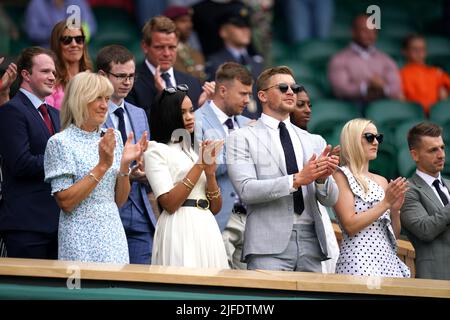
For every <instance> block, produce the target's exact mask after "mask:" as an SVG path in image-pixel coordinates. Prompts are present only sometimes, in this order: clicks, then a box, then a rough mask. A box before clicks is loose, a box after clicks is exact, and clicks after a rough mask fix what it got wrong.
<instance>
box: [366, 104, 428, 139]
mask: <svg viewBox="0 0 450 320" xmlns="http://www.w3.org/2000/svg"><path fill="white" fill-rule="evenodd" d="M366 118H367V119H370V120H372V121H374V122H375V125H376V126H377V127H378V126H380V127H383V128H384V129H386V130H387V131H388V132H385V133H386V134H391V135H393V134H394V132H395V128H396V127H398V126H399V125H400V124H402V123H403V122H406V121H410V120H418V121H420V120H423V119H424V113H423V109H422V107H421V106H420V105H419V104H416V103H413V102H402V101H397V100H378V101H374V102H371V103H370V104H369V105H368V106H367V108H366Z"/></svg>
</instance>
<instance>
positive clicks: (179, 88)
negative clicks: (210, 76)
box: [164, 84, 189, 94]
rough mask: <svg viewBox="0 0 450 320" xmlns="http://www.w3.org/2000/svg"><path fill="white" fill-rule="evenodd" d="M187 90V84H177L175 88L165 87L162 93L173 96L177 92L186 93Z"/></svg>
mask: <svg viewBox="0 0 450 320" xmlns="http://www.w3.org/2000/svg"><path fill="white" fill-rule="evenodd" d="M188 90H189V87H188V85H187V84H179V85H177V86H176V87H167V88H164V92H167V93H170V94H173V93H175V92H177V91H183V92H187V91H188Z"/></svg>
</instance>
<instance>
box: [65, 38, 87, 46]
mask: <svg viewBox="0 0 450 320" xmlns="http://www.w3.org/2000/svg"><path fill="white" fill-rule="evenodd" d="M73 39H75V42H76V43H77V44H84V39H85V37H84V36H75V37H72V36H63V37H61V38H59V40H60V41H61V43H62V44H63V45H66V46H68V45H69V44H71V43H72V41H73Z"/></svg>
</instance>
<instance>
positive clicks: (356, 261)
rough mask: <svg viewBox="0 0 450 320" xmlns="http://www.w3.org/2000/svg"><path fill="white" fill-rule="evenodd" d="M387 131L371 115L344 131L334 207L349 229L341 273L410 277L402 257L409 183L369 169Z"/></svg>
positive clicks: (338, 270)
mask: <svg viewBox="0 0 450 320" xmlns="http://www.w3.org/2000/svg"><path fill="white" fill-rule="evenodd" d="M382 141H383V135H382V134H379V133H378V132H377V128H376V127H375V125H374V124H373V123H372V122H371V121H370V120H366V119H353V120H350V121H349V122H347V123H346V125H345V126H344V128H343V129H342V132H341V138H340V143H341V155H340V161H341V165H342V166H341V167H340V168H339V169H340V170H337V171H336V173H335V174H334V175H333V177H334V179H335V180H336V183H337V185H338V187H339V198H338V201H337V202H336V205H335V206H334V210H335V211H336V215H337V218H338V220H339V223H340V225H341V227H342V229H343V239H342V243H341V247H340V255H339V258H338V261H337V264H336V273H341V274H352V275H366V276H383V277H409V276H410V271H409V269H408V267H407V266H406V265H405V264H404V263H403V262H402V261H401V260H400V259H399V258H398V256H397V254H396V251H397V242H396V238H398V237H399V235H400V208H401V206H402V204H403V201H404V199H405V192H406V190H407V182H406V179H405V178H402V177H399V178H397V179H395V180H394V181H392V180H391V181H390V182H389V183H388V182H387V180H386V179H385V178H384V177H382V176H379V175H376V174H374V173H371V172H369V161H370V160H373V159H375V158H376V157H377V150H378V145H379V144H380V143H381V142H382Z"/></svg>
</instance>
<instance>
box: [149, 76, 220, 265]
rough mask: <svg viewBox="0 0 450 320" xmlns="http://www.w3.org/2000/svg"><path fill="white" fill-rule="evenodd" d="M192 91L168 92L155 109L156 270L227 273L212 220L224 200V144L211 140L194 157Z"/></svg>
mask: <svg viewBox="0 0 450 320" xmlns="http://www.w3.org/2000/svg"><path fill="white" fill-rule="evenodd" d="M186 92H187V86H186V85H180V86H178V87H177V88H173V87H169V88H166V89H164V90H163V91H162V92H161V93H160V94H159V95H158V96H156V98H155V100H154V101H153V103H152V107H151V109H150V136H151V137H152V139H153V140H154V141H151V142H150V143H149V146H148V149H147V151H146V152H145V155H144V157H145V173H146V175H147V178H148V180H149V182H150V185H151V187H152V190H153V192H154V194H155V197H156V198H157V199H158V203H159V205H160V207H161V208H162V209H163V210H162V213H161V215H160V217H159V219H158V223H157V226H156V231H155V236H154V240H153V251H152V264H156V265H170V266H183V267H193V268H221V269H225V268H228V261H227V255H226V252H225V246H224V244H223V240H222V236H221V234H220V230H219V226H218V224H217V222H216V220H215V219H214V216H213V214H216V213H218V212H219V211H220V209H221V207H222V198H221V193H220V189H219V186H218V185H217V181H216V176H215V172H216V155H217V154H219V153H220V150H221V148H222V146H223V141H222V140H208V141H205V142H202V144H201V145H200V150H199V154H200V155H202V156H201V157H199V156H198V155H197V153H196V152H195V151H194V148H193V144H192V141H194V136H193V133H194V109H193V107H192V102H191V100H190V99H189V97H188V96H187V94H186Z"/></svg>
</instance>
